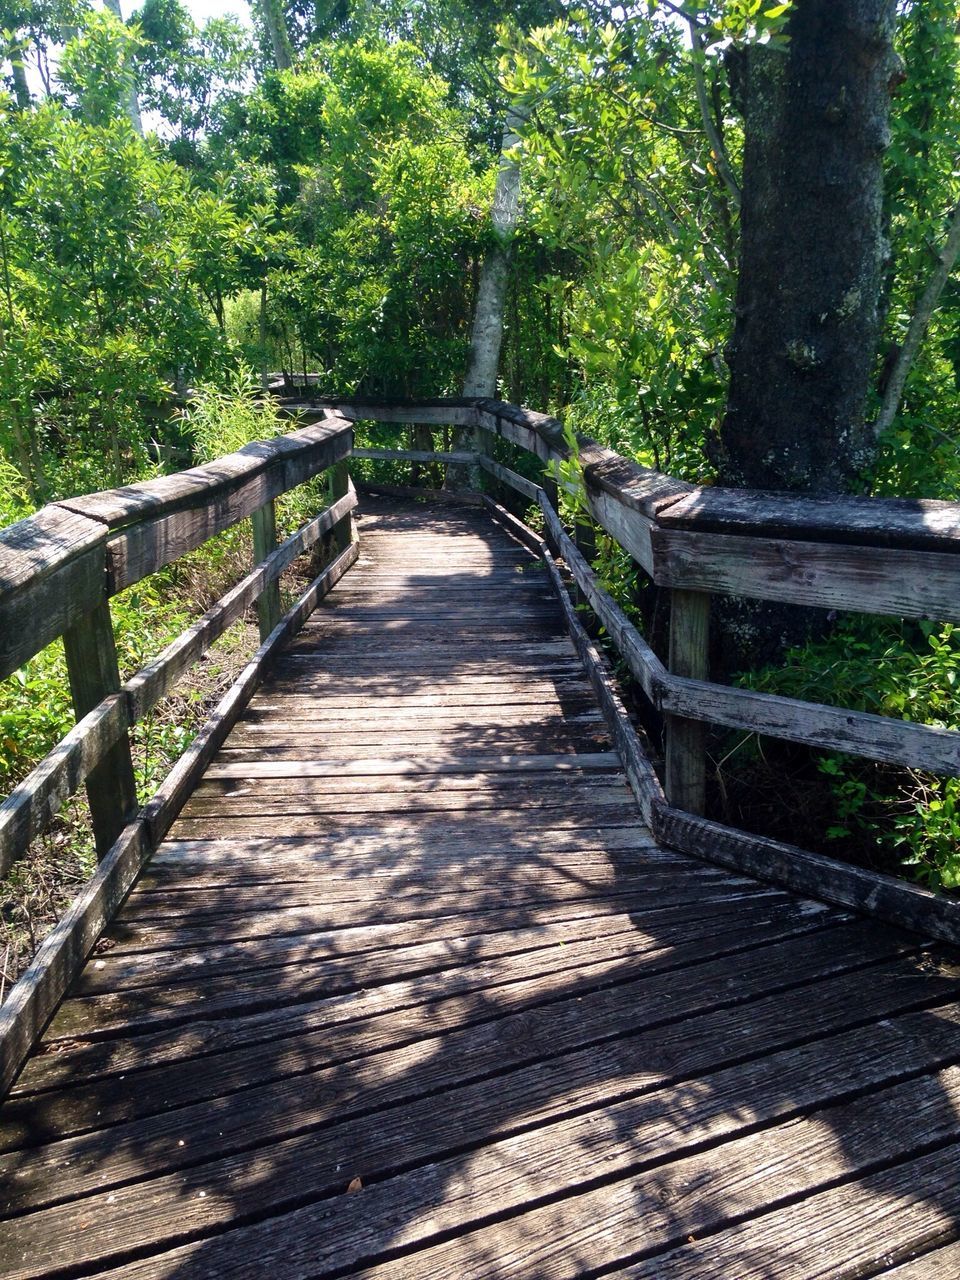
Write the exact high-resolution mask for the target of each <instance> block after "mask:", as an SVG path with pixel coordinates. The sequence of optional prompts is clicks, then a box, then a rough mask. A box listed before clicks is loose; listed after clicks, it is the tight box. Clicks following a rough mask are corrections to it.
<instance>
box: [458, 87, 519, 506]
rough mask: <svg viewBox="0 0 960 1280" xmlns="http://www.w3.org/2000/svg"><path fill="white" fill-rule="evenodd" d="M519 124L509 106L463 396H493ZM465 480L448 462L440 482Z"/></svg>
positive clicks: (464, 438)
mask: <svg viewBox="0 0 960 1280" xmlns="http://www.w3.org/2000/svg"><path fill="white" fill-rule="evenodd" d="M519 124H520V119H519V117H518V116H517V115H516V114H515V113H514V112H512V111H511V112H508V113H507V122H506V128H505V130H504V134H503V142H502V144H501V146H500V167H499V169H498V170H497V181H496V186H495V187H494V192H493V207H492V209H491V215H490V218H491V223H492V229H493V239H492V242H491V244H490V247H489V248H488V249H487V252H486V253H485V255H484V258H483V264H482V266H481V268H480V280H479V283H478V285H477V299H476V303H475V305H474V310H473V329H472V331H471V334H470V351H469V353H468V355H467V372H466V375H465V377H464V380H463V394H464V395H465V396H488V397H490V398H494V397H496V394H497V370H498V368H499V366H500V348H501V346H502V344H503V317H504V313H505V311H506V307H507V292H508V288H507V286H508V283H509V278H510V250H511V246H512V242H513V236H514V233H515V231H516V229H517V221H518V219H519V216H520V165H519V163H518V162H517V160H516V158H515V155H514V148H515V147H516V145H517V143H518V142H519V141H520V139H519V137H518V136H517V132H516V130H517V128H518V127H519ZM475 434H476V433H473V435H475ZM473 435H472V434H471V433H470V432H461V433H459V438H458V439H457V441H456V443H455V446H454V447H455V448H457V449H461V448H469V447H470V446H471V444H473V445H474V446H475V445H476V440H475V439H474V438H473ZM469 482H470V476H469V475H468V468H465V467H448V468H447V477H446V480H445V482H444V487H445V488H448V489H462V488H465V487H466V486H467V485H468V484H469Z"/></svg>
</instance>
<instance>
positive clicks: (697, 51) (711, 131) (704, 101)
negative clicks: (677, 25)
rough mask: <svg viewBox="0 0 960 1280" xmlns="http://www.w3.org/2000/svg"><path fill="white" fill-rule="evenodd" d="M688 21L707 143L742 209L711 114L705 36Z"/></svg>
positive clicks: (720, 172)
mask: <svg viewBox="0 0 960 1280" xmlns="http://www.w3.org/2000/svg"><path fill="white" fill-rule="evenodd" d="M684 16H685V17H686V19H687V25H688V26H689V28H690V43H691V46H692V53H693V80H694V84H695V85H696V87H697V102H698V103H699V104H700V115H701V117H702V119H703V131H704V133H705V134H706V135H707V141H708V142H709V144H710V150H711V151H712V152H713V161H714V164H715V165H716V166H717V173H718V174H719V175H720V178H721V181H722V182H723V185H724V186H725V187H726V188H727V190H728V191H729V192H730V198H731V200H732V201H733V203H734V205H735V206H736V208H738V209H739V208H740V185H739V183H738V182H737V180H736V178H735V177H734V176H733V170H732V169H731V168H730V162H729V160H728V159H727V153H726V150H725V148H724V145H723V140H722V139H721V137H720V134H719V132H718V131H717V126H716V124H715V123H714V119H713V116H712V115H711V114H710V100H709V98H708V97H707V81H706V78H705V76H704V74H703V62H704V58H705V56H706V55H705V50H704V45H703V36H702V35H701V34H700V28H699V27H698V26H697V23H696V21H695V19H694V18H692V17H691V16H690V15H689V14H685V15H684Z"/></svg>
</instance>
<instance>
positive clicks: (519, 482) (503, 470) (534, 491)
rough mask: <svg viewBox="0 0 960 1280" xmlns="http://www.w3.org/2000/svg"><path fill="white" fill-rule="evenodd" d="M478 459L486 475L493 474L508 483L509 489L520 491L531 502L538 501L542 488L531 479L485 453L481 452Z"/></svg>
mask: <svg viewBox="0 0 960 1280" xmlns="http://www.w3.org/2000/svg"><path fill="white" fill-rule="evenodd" d="M479 461H480V466H481V468H482V469H483V470H484V471H486V472H487V474H488V475H491V476H494V477H495V478H496V479H497V480H499V481H501V482H502V483H503V484H505V485H509V487H510V488H511V489H516V491H517V492H518V493H522V494H523V496H524V497H525V498H529V500H530V501H531V502H537V501H538V499H539V495H540V493H541V492H542V490H541V488H540V485H538V484H535V483H534V481H533V480H528V479H527V478H526V477H525V476H521V475H518V474H517V472H516V471H511V470H510V468H509V467H505V466H503V465H502V464H501V463H499V462H494V460H493V458H490V457H488V456H487V455H486V454H481V455H480V459H479Z"/></svg>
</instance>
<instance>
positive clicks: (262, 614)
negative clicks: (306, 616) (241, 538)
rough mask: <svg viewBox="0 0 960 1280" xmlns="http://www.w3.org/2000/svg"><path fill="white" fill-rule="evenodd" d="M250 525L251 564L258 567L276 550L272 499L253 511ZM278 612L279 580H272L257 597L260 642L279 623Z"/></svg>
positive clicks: (275, 521) (275, 512)
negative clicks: (251, 530)
mask: <svg viewBox="0 0 960 1280" xmlns="http://www.w3.org/2000/svg"><path fill="white" fill-rule="evenodd" d="M250 524H251V525H252V527H253V563H254V565H258V564H260V562H261V561H262V560H266V558H267V556H268V555H270V553H271V552H272V551H276V549H277V504H276V502H275V501H274V500H273V498H271V499H270V501H269V502H265V503H264V504H263V506H262V507H260V508H259V509H258V510H256V511H254V513H253V515H252V516H251V517H250ZM280 612H281V610H280V580H279V579H278V578H274V580H273V582H271V583H268V585H267V586H266V587H265V588H264V589H263V591H262V592H261V593H260V595H259V596H258V597H257V621H258V622H259V624H260V639H261V640H266V638H267V636H268V635H269V634H270V632H271V631H272V630H273V628H274V627H275V626H276V625H277V623H278V622H279V621H280Z"/></svg>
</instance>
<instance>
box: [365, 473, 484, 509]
mask: <svg viewBox="0 0 960 1280" xmlns="http://www.w3.org/2000/svg"><path fill="white" fill-rule="evenodd" d="M356 484H357V492H358V493H372V494H383V495H384V496H385V497H388V498H413V499H415V500H421V501H423V500H427V499H429V501H430V502H440V503H444V504H446V505H447V506H449V507H479V506H480V505H481V503H480V495H479V494H478V493H470V492H468V491H465V490H462V491H460V492H454V491H453V490H451V489H426V488H421V487H420V486H419V485H408V484H387V483H386V482H385V481H381V480H362V479H360V478H359V477H358V478H357V481H356Z"/></svg>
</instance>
